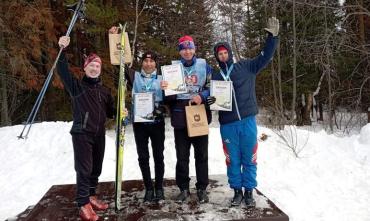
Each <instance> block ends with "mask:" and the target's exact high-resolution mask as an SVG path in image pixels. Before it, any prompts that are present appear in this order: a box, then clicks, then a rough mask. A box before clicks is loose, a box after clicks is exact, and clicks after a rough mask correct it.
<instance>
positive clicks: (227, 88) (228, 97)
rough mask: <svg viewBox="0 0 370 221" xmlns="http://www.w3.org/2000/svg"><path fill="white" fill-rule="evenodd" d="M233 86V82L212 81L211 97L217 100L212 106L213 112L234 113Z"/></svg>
mask: <svg viewBox="0 0 370 221" xmlns="http://www.w3.org/2000/svg"><path fill="white" fill-rule="evenodd" d="M232 86H233V85H232V81H215V80H211V91H210V92H211V96H214V97H215V98H216V102H215V103H214V104H212V105H211V106H210V108H211V110H218V111H232V107H233V105H232V102H233V97H232V96H233V92H232Z"/></svg>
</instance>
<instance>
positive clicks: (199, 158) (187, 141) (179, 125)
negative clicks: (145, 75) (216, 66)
mask: <svg viewBox="0 0 370 221" xmlns="http://www.w3.org/2000/svg"><path fill="white" fill-rule="evenodd" d="M195 49H196V48H195V44H194V41H193V38H192V37H190V36H188V35H185V36H183V37H181V38H180V39H179V44H178V50H179V54H180V56H181V60H179V61H173V62H172V63H173V64H174V63H181V64H182V65H183V67H184V75H185V81H186V85H187V89H188V93H186V94H179V95H173V96H167V97H165V101H166V103H167V104H168V105H169V106H170V110H171V124H172V126H173V128H174V135H175V148H176V157H177V163H176V184H177V186H178V187H179V189H180V194H179V195H178V196H177V198H176V201H177V202H184V201H185V200H186V199H188V197H189V196H190V191H189V182H190V178H189V157H190V147H191V145H193V147H194V158H195V170H196V175H197V183H196V184H195V185H196V188H197V196H198V200H199V202H200V203H205V202H208V196H207V192H206V188H207V186H208V135H204V136H198V137H189V136H188V132H187V127H186V115H185V106H188V105H189V101H190V102H192V103H195V104H201V103H205V102H206V99H207V97H208V96H209V81H210V79H211V73H212V69H211V68H210V66H209V65H208V64H207V62H206V60H204V59H201V58H197V57H196V56H195ZM161 86H162V89H164V90H165V89H166V88H167V86H168V82H165V81H163V82H162V85H161ZM206 113H207V118H208V123H210V122H211V111H210V110H209V109H206Z"/></svg>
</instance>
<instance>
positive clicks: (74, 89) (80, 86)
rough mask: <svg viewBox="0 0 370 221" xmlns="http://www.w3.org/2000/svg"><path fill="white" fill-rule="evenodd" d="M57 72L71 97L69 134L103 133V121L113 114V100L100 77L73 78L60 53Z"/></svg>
mask: <svg viewBox="0 0 370 221" xmlns="http://www.w3.org/2000/svg"><path fill="white" fill-rule="evenodd" d="M57 69H58V74H59V76H60V78H61V79H62V82H63V85H64V88H65V89H66V90H67V91H68V93H69V95H70V96H71V99H72V111H73V126H72V129H71V134H81V133H84V134H89V135H94V136H101V135H104V134H105V121H106V119H107V117H108V118H113V117H114V114H115V108H114V100H113V97H112V95H111V93H110V90H109V89H108V88H106V87H104V86H103V85H102V83H101V80H100V78H89V77H87V76H86V75H85V76H84V77H83V78H82V80H78V79H76V78H74V77H73V76H72V75H71V73H70V72H69V70H68V61H67V59H66V57H65V54H64V53H62V54H61V57H60V59H59V61H58V63H57Z"/></svg>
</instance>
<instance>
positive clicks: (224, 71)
mask: <svg viewBox="0 0 370 221" xmlns="http://www.w3.org/2000/svg"><path fill="white" fill-rule="evenodd" d="M266 31H268V33H269V34H268V37H267V40H266V43H265V47H264V49H263V50H262V52H261V53H260V54H259V55H258V56H257V57H255V58H253V59H242V60H241V61H239V62H237V63H234V61H233V55H232V51H231V48H230V46H229V44H228V43H226V42H220V43H217V44H216V45H215V47H214V54H215V57H216V59H217V61H218V63H219V67H220V72H219V73H216V72H215V73H214V74H213V75H212V80H220V81H223V80H225V81H232V83H233V91H232V93H233V102H232V111H219V121H220V125H221V126H220V131H221V137H222V142H223V148H224V153H225V156H226V164H227V176H228V181H229V184H230V187H231V188H233V189H234V192H235V195H234V198H233V199H232V202H231V205H232V206H238V205H240V204H241V202H242V201H243V198H244V201H245V203H246V205H247V206H254V205H255V201H254V199H253V194H252V193H253V189H254V188H255V187H256V186H257V181H256V175H257V162H256V160H257V146H258V144H257V125H256V118H255V115H256V114H257V113H258V107H257V99H256V91H255V81H256V75H257V74H258V73H259V72H260V71H261V70H262V69H263V68H265V67H266V66H267V64H268V63H270V61H271V60H272V58H273V55H274V52H275V48H276V46H277V44H278V37H277V35H278V32H279V20H277V19H276V18H270V19H269V22H268V28H266ZM214 102H215V97H208V98H207V103H208V104H209V105H211V104H212V103H214ZM243 187H244V189H245V192H244V196H243V192H242V188H243Z"/></svg>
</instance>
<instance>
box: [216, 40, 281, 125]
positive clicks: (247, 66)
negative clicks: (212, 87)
mask: <svg viewBox="0 0 370 221" xmlns="http://www.w3.org/2000/svg"><path fill="white" fill-rule="evenodd" d="M277 43H278V37H273V36H272V35H271V34H269V36H268V37H267V39H266V43H265V47H264V49H263V50H262V52H261V53H260V55H258V56H257V57H255V58H253V59H242V60H240V61H239V62H237V63H234V62H233V55H232V50H231V48H230V45H229V44H228V43H227V42H220V43H217V44H216V45H215V47H214V54H215V56H216V59H217V61H218V63H219V66H220V68H221V69H222V71H223V72H224V73H225V74H226V73H227V70H228V68H230V67H231V65H233V66H234V67H233V70H232V71H231V73H230V79H231V80H232V82H233V87H234V92H233V94H234V96H233V102H232V104H233V110H232V111H219V121H220V124H227V123H231V122H234V121H238V120H241V119H244V118H246V117H248V116H251V115H256V114H257V113H258V107H257V99H256V89H255V86H256V83H255V82H256V75H257V74H258V73H259V72H260V71H261V70H262V69H263V68H264V67H266V65H267V64H268V63H270V61H271V60H272V58H273V55H274V52H275V49H276V46H277ZM220 46H224V47H225V48H226V49H227V50H228V53H229V60H228V61H227V62H220V61H219V60H218V57H217V48H218V47H220ZM212 80H224V79H223V77H222V75H221V74H220V72H214V73H213V74H212ZM235 99H236V100H235ZM237 107H238V108H237Z"/></svg>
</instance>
